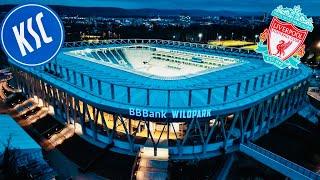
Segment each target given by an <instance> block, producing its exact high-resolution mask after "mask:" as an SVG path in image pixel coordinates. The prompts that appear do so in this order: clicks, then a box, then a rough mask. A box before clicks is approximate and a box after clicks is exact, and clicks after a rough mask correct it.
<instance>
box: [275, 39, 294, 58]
mask: <svg viewBox="0 0 320 180" xmlns="http://www.w3.org/2000/svg"><path fill="white" fill-rule="evenodd" d="M291 44H292V41H288V42H285V41H284V40H280V41H279V44H278V45H277V46H276V47H277V53H275V54H274V55H275V56H278V57H282V56H284V55H285V52H284V51H285V50H286V49H287V48H288V47H289V46H290V45H291Z"/></svg>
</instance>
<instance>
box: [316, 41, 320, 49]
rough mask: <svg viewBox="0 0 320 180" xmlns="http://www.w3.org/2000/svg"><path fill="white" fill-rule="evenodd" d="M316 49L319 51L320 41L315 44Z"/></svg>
mask: <svg viewBox="0 0 320 180" xmlns="http://www.w3.org/2000/svg"><path fill="white" fill-rule="evenodd" d="M317 48H318V49H320V41H319V42H318V43H317Z"/></svg>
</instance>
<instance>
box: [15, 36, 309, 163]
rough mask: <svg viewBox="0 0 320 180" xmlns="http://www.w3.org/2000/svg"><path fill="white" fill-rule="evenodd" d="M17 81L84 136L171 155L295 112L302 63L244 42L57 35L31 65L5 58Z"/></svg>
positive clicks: (228, 144) (252, 133)
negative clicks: (51, 52)
mask: <svg viewBox="0 0 320 180" xmlns="http://www.w3.org/2000/svg"><path fill="white" fill-rule="evenodd" d="M10 62H11V64H12V68H13V74H14V78H15V81H14V82H15V83H16V86H17V87H18V88H19V89H21V90H22V92H23V93H25V94H26V95H27V96H29V97H34V98H35V99H37V100H38V101H39V103H41V104H43V105H44V106H47V107H49V109H50V111H51V112H52V114H54V116H55V117H56V118H57V119H60V120H61V121H64V122H65V123H68V124H70V123H71V124H74V125H75V127H76V128H78V129H80V130H81V133H82V134H83V135H84V136H88V137H89V138H90V139H91V141H96V142H99V143H103V144H106V145H107V144H112V145H113V146H112V150H114V151H117V152H120V153H125V154H129V155H135V154H136V152H137V151H139V149H140V148H141V147H144V146H151V147H154V149H155V152H156V150H157V148H158V147H166V148H168V149H169V155H170V159H194V158H198V159H199V158H200V159H201V158H209V157H214V156H217V155H220V154H222V153H229V152H233V151H236V150H237V149H238V148H239V144H240V143H241V142H246V141H249V140H250V141H251V140H255V139H257V138H259V137H261V136H262V135H264V134H266V133H268V131H269V130H270V129H271V128H273V127H276V126H278V125H279V124H280V123H282V122H283V121H285V120H286V119H287V118H289V117H290V116H291V115H293V114H294V113H296V112H297V111H298V110H299V109H300V108H301V107H302V106H303V104H304V102H305V98H306V91H307V87H308V79H309V77H310V75H311V70H310V69H309V68H307V67H306V66H304V65H302V64H300V65H299V69H288V68H286V69H282V70H281V69H278V68H276V67H274V66H272V65H270V64H266V63H265V62H264V61H263V60H262V57H261V55H260V54H257V53H255V52H252V51H247V50H242V49H237V48H224V47H217V46H211V45H207V44H197V43H187V42H177V41H168V40H156V39H147V40H143V39H130V40H125V39H117V40H106V41H96V42H73V43H65V46H64V48H63V49H62V51H61V52H60V53H59V55H58V56H57V57H56V59H55V60H53V61H51V62H50V63H48V64H45V65H42V66H39V67H26V66H21V65H18V64H16V63H14V62H13V61H11V60H10Z"/></svg>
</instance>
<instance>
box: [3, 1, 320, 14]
mask: <svg viewBox="0 0 320 180" xmlns="http://www.w3.org/2000/svg"><path fill="white" fill-rule="evenodd" d="M28 2H36V3H39V4H47V5H67V6H91V7H92V6H94V7H120V8H126V9H137V8H155V9H201V10H213V11H215V10H230V11H248V12H257V11H259V12H271V10H272V9H274V8H275V7H277V6H278V5H284V6H287V7H293V6H294V5H301V7H302V10H303V12H304V13H305V14H306V15H320V10H319V9H320V0H220V1H218V0H0V5H1V4H21V3H28Z"/></svg>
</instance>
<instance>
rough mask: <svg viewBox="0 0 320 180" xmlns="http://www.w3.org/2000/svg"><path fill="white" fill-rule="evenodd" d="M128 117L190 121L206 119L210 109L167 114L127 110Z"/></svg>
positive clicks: (146, 110) (172, 111)
mask: <svg viewBox="0 0 320 180" xmlns="http://www.w3.org/2000/svg"><path fill="white" fill-rule="evenodd" d="M129 115H130V116H136V117H144V118H157V119H158V118H160V119H165V118H167V117H169V118H173V119H191V118H206V117H211V110H210V109H201V110H188V109H185V110H171V111H170V113H168V112H167V111H165V110H161V111H150V110H148V109H139V108H129Z"/></svg>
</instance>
